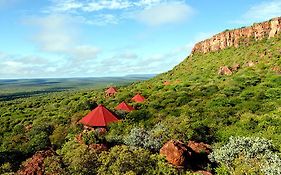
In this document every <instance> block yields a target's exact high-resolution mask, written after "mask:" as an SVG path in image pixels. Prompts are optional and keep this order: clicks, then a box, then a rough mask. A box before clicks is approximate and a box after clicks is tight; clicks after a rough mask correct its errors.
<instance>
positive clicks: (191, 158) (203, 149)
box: [160, 140, 212, 173]
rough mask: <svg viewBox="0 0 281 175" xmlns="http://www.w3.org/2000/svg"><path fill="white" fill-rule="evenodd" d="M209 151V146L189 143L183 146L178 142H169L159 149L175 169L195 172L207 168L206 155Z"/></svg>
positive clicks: (207, 160)
mask: <svg viewBox="0 0 281 175" xmlns="http://www.w3.org/2000/svg"><path fill="white" fill-rule="evenodd" d="M211 151H212V149H211V146H210V145H208V144H205V143H202V142H201V143H197V142H194V141H189V142H188V144H184V143H183V142H181V141H178V140H171V141H169V142H167V143H166V144H165V145H164V146H163V147H162V148H161V149H160V154H161V155H163V156H164V157H166V160H167V161H168V162H169V163H171V164H172V165H174V166H176V167H187V168H190V169H192V170H195V171H197V170H204V169H205V168H206V167H207V166H208V164H209V163H210V161H209V159H208V155H209V154H210V153H211ZM202 172H203V171H202ZM205 173H207V172H205Z"/></svg>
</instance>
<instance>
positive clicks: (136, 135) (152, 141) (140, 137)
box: [124, 124, 168, 151]
mask: <svg viewBox="0 0 281 175" xmlns="http://www.w3.org/2000/svg"><path fill="white" fill-rule="evenodd" d="M167 140H168V130H167V128H165V127H164V126H163V125H159V124H158V125H156V126H155V127H154V128H153V129H152V130H150V131H149V130H148V131H147V130H145V129H143V128H133V129H132V130H131V132H130V134H129V135H128V136H127V137H126V138H125V140H124V141H125V144H127V145H129V146H137V147H142V148H145V149H149V150H151V151H159V150H160V148H161V147H162V146H163V144H164V142H166V141H167Z"/></svg>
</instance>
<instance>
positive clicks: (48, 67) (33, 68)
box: [0, 52, 62, 78]
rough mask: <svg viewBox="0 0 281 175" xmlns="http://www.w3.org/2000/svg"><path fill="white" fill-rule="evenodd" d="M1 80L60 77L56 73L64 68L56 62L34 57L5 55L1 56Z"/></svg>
mask: <svg viewBox="0 0 281 175" xmlns="http://www.w3.org/2000/svg"><path fill="white" fill-rule="evenodd" d="M0 60H1V62H0V67H1V69H0V78H26V77H46V76H53V77H55V76H58V75H57V73H56V71H57V70H59V68H61V67H62V65H61V64H59V63H58V62H57V61H60V60H59V59H57V61H56V62H54V61H52V60H50V59H46V58H42V57H37V56H33V55H27V56H19V55H10V54H7V53H3V52H2V54H1V55H0Z"/></svg>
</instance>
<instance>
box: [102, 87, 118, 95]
mask: <svg viewBox="0 0 281 175" xmlns="http://www.w3.org/2000/svg"><path fill="white" fill-rule="evenodd" d="M105 93H106V95H108V96H112V95H114V94H116V93H117V89H116V88H115V87H110V88H108V89H107V90H106V91H105Z"/></svg>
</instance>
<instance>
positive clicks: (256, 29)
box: [192, 17, 281, 54]
mask: <svg viewBox="0 0 281 175" xmlns="http://www.w3.org/2000/svg"><path fill="white" fill-rule="evenodd" d="M279 33H281V17H278V18H273V19H271V20H269V21H266V22H262V23H256V24H254V25H252V26H250V27H245V28H240V29H234V30H229V31H225V32H222V33H219V34H217V35H214V36H213V37H212V38H210V39H207V40H204V41H201V42H199V43H197V44H195V46H194V48H193V50H192V53H193V54H194V53H207V52H212V51H218V50H222V49H224V48H226V47H230V46H234V47H238V46H239V44H240V41H241V40H243V41H249V40H251V39H254V40H260V39H263V38H271V37H274V36H276V35H277V34H279Z"/></svg>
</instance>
